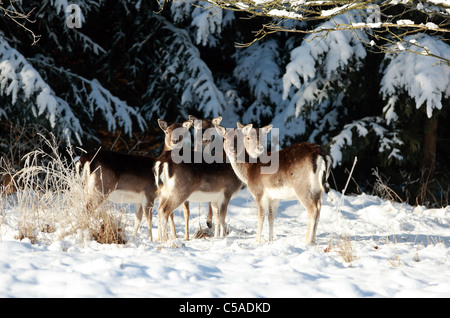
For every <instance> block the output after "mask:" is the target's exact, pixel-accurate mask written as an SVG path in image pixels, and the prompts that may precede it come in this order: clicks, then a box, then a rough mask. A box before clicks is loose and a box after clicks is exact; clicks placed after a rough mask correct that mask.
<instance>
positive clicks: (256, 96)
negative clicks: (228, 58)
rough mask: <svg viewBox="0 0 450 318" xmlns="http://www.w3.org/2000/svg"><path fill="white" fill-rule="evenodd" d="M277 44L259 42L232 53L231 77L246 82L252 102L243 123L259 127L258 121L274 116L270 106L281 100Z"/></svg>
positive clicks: (271, 41)
mask: <svg viewBox="0 0 450 318" xmlns="http://www.w3.org/2000/svg"><path fill="white" fill-rule="evenodd" d="M279 50H280V48H279V46H278V43H277V41H275V40H268V41H258V42H256V43H254V44H252V45H251V46H249V47H247V48H245V49H242V50H240V51H238V52H237V53H236V54H235V59H236V64H237V65H236V67H235V69H234V71H233V75H234V77H235V78H237V79H238V80H239V81H240V82H242V83H246V84H247V85H248V86H249V88H250V92H251V96H252V99H253V101H252V102H251V103H250V106H249V107H248V109H247V111H246V112H245V113H244V115H243V118H242V120H243V121H244V122H254V123H258V124H260V120H261V118H264V117H266V118H267V117H269V118H270V117H273V113H274V112H273V105H277V104H278V103H279V102H280V101H281V94H282V87H281V81H280V79H281V72H282V70H281V68H280V66H279V65H278V63H279V62H278V61H279V60H280V54H279Z"/></svg>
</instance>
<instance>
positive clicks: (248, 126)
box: [242, 124, 253, 136]
mask: <svg viewBox="0 0 450 318" xmlns="http://www.w3.org/2000/svg"><path fill="white" fill-rule="evenodd" d="M252 128H253V124H248V125H245V126H244V127H243V128H242V133H243V134H244V136H247V135H248V134H249V133H250V131H251V130H252Z"/></svg>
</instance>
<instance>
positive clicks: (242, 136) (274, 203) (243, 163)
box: [216, 123, 332, 244]
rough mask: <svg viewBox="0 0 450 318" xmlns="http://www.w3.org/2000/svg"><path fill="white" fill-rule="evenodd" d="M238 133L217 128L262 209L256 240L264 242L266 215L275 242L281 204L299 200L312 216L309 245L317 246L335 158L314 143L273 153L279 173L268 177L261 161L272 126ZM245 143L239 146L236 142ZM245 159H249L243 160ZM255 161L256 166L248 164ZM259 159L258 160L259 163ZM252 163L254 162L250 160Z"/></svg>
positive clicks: (245, 128) (242, 128)
mask: <svg viewBox="0 0 450 318" xmlns="http://www.w3.org/2000/svg"><path fill="white" fill-rule="evenodd" d="M237 126H238V128H237V129H232V130H226V129H225V128H224V127H222V126H219V127H216V129H217V131H218V132H219V134H220V135H221V136H222V137H223V138H224V148H225V152H226V154H227V156H228V157H229V160H230V162H231V166H232V167H233V169H234V171H235V173H236V175H237V176H238V177H239V178H240V179H241V181H242V182H244V183H246V184H247V187H248V189H249V191H250V192H251V194H252V195H253V197H254V198H255V201H256V204H257V207H258V231H257V234H256V240H257V242H258V243H260V242H261V233H262V228H263V222H264V218H265V214H266V212H267V213H268V221H269V241H273V224H274V219H275V215H276V212H277V209H278V204H279V201H280V200H295V199H297V200H299V201H300V203H301V204H302V205H303V206H304V207H305V208H306V211H307V213H308V228H307V232H306V242H307V243H308V244H313V243H314V242H315V235H316V229H317V224H318V222H319V216H320V208H321V201H320V200H321V194H322V191H327V184H326V180H327V178H328V175H329V172H330V167H331V164H332V157H331V156H329V155H328V154H327V153H326V152H325V151H324V150H323V149H322V148H321V147H320V146H318V145H314V144H312V143H307V142H304V143H300V144H294V145H291V146H290V147H288V148H285V149H283V150H280V151H278V152H277V153H276V152H275V153H274V152H272V153H271V154H270V155H271V157H272V158H275V160H278V169H277V170H276V171H272V173H267V174H264V173H262V171H263V170H262V169H264V168H267V166H268V165H269V163H267V162H266V163H263V161H262V158H261V157H260V156H261V155H262V154H263V152H264V151H265V147H264V145H263V143H262V139H263V137H264V136H265V135H267V134H268V133H269V131H270V130H271V129H272V125H269V126H265V127H263V128H260V129H259V130H256V129H252V127H253V125H252V124H249V125H246V126H243V125H242V124H240V123H238V124H237ZM236 140H237V142H238V143H239V142H240V143H241V145H242V146H241V147H239V144H238V145H236V146H235V142H236ZM243 155H245V156H246V157H245V156H243ZM249 157H250V158H253V163H251V162H248V160H249ZM255 158H258V159H257V160H255ZM250 161H252V160H250Z"/></svg>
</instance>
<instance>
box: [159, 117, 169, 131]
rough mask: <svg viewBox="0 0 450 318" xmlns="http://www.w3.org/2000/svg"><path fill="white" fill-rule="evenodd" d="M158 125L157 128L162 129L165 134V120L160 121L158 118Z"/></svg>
mask: <svg viewBox="0 0 450 318" xmlns="http://www.w3.org/2000/svg"><path fill="white" fill-rule="evenodd" d="M158 125H159V128H161V129H162V131H164V132H166V129H167V122H166V121H165V120H162V119H159V118H158Z"/></svg>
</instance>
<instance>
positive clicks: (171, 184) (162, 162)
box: [155, 119, 242, 241]
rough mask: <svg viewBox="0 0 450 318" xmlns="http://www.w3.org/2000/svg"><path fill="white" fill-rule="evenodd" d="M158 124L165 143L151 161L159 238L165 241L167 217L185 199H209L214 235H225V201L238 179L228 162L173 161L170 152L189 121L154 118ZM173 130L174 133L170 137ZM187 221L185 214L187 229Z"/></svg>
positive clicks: (234, 190) (235, 189)
mask: <svg viewBox="0 0 450 318" xmlns="http://www.w3.org/2000/svg"><path fill="white" fill-rule="evenodd" d="M158 124H159V126H160V128H161V130H162V131H163V132H164V133H165V142H166V146H167V150H163V152H162V154H161V155H160V156H159V157H158V158H157V159H156V163H155V183H156V184H157V185H158V194H159V208H158V217H159V229H160V230H159V231H158V232H159V233H160V239H161V241H167V240H168V233H167V220H168V218H169V216H171V215H173V211H174V210H175V209H176V208H177V207H179V206H180V205H181V204H184V203H185V202H186V201H189V202H210V203H211V207H212V210H213V214H214V218H215V237H220V236H222V237H223V236H225V235H226V224H225V218H226V214H227V207H228V203H229V202H230V200H231V198H232V197H234V196H235V195H236V194H237V192H238V191H239V190H240V188H241V186H242V182H241V181H240V180H239V178H238V177H237V176H236V175H235V174H234V172H233V169H232V168H231V165H230V164H227V163H225V162H222V163H219V162H213V163H206V162H204V161H200V162H185V161H183V160H182V161H179V160H175V157H174V153H173V152H174V150H176V149H179V148H180V146H179V145H180V144H182V143H183V140H184V139H185V138H187V137H188V133H189V128H190V127H191V126H192V121H191V120H189V121H185V122H183V123H182V124H179V123H175V124H171V125H168V123H167V122H166V121H164V120H162V119H158ZM175 131H178V132H177V133H176V134H175V138H174V132H175ZM167 143H168V144H167ZM174 146H175V147H174ZM177 146H178V148H176V147H177ZM170 148H172V150H170ZM189 151H190V148H189ZM194 155H195V154H194ZM188 222H189V218H186V215H185V229H187V228H188V225H187V224H188ZM186 233H187V231H186Z"/></svg>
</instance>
